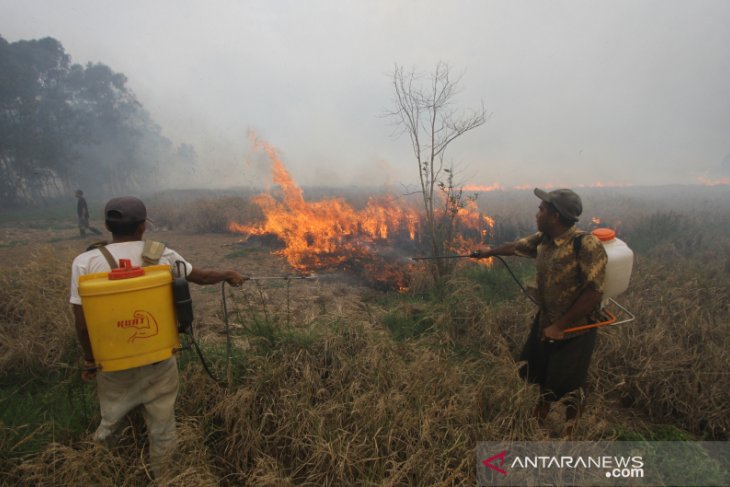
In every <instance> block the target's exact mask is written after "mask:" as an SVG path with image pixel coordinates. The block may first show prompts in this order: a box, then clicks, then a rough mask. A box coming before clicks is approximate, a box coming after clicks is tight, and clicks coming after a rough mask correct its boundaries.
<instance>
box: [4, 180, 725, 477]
mask: <svg viewBox="0 0 730 487" xmlns="http://www.w3.org/2000/svg"><path fill="white" fill-rule="evenodd" d="M578 192H579V193H580V194H581V195H582V196H583V200H584V202H585V206H586V208H585V211H584V218H583V221H582V223H581V224H579V226H581V227H582V228H585V229H589V228H592V227H595V226H596V225H598V224H596V223H592V222H591V220H592V218H598V219H600V220H601V223H600V225H599V226H604V225H606V226H611V227H614V228H616V229H617V233H618V237H619V238H621V239H622V240H624V241H625V242H627V244H628V245H629V246H630V247H631V248H632V249H633V250H634V252H635V263H634V273H633V275H632V279H631V285H630V287H629V290H628V291H627V292H626V293H624V294H623V295H622V296H620V297H619V298H618V299H617V300H618V301H619V302H620V303H621V304H622V305H624V306H625V307H626V308H627V309H629V310H631V311H632V312H633V313H634V314H635V315H636V321H635V322H633V323H630V324H626V325H620V326H616V327H607V328H603V329H601V330H600V332H599V342H598V346H597V349H596V352H595V354H594V358H593V363H592V365H591V369H590V380H589V385H588V402H587V408H586V411H585V413H584V415H583V417H582V418H581V420H580V421H579V423H578V424H577V427H576V430H575V432H574V436H573V439H574V440H642V439H643V440H727V439H728V435H729V430H730V392H729V391H730V367H729V366H730V359H729V358H728V350H730V318H728V316H729V315H730V309H729V308H730V188H728V187H727V186H724V187H662V188H613V189H612V188H604V189H588V188H586V189H582V190H579V191H578ZM361 197H362V195H352V196H351V198H352V199H353V200H354V201H355V203H354V204H357V200H358V199H359V198H360V199H361ZM145 200H146V201H147V203H148V208H149V212H150V215H151V217H152V218H153V219H154V220H155V227H154V228H153V229H151V230H150V231H149V232H148V234H147V235H146V236H147V237H148V238H152V239H156V240H161V241H163V242H165V243H166V244H168V245H169V246H170V247H171V248H174V249H175V250H177V251H178V252H180V253H181V254H182V255H183V256H184V257H185V258H186V259H187V260H189V261H190V262H192V263H193V265H197V266H203V267H218V268H235V269H237V270H239V271H240V272H242V273H243V274H247V275H253V276H276V275H286V274H289V273H291V272H292V270H291V268H290V267H289V266H288V264H287V262H286V261H285V260H284V259H283V258H282V257H280V256H278V255H274V254H272V253H271V251H272V249H273V248H274V247H275V246H276V245H277V244H276V242H272V241H267V240H266V239H258V240H256V241H249V242H247V243H246V244H241V239H242V236H241V235H236V234H232V233H229V232H228V231H227V224H228V221H230V220H236V221H238V222H239V223H250V222H253V221H255V220H256V219H257V218H261V214H260V211H259V210H258V209H257V208H256V207H255V206H254V205H252V204H251V203H250V202H249V200H248V195H243V196H240V195H236V194H233V193H228V194H222V193H216V192H195V193H193V192H188V193H185V192H176V193H164V194H157V195H148V196H146V197H145ZM477 202H478V204H479V207H480V209H481V210H482V211H483V212H485V213H487V214H489V215H490V216H492V217H493V218H494V220H495V227H494V229H493V231H492V232H491V233H490V234H489V235H488V237H487V240H488V242H490V243H501V242H504V241H507V240H511V239H513V238H515V237H517V236H519V235H523V234H527V233H530V232H532V231H534V214H535V211H536V208H537V199H536V198H535V197H534V196H533V195H532V193H531V192H530V191H506V192H494V193H486V194H482V195H480V196H479V198H478V200H477ZM90 205H91V210H92V220H93V222H92V223H95V224H96V226H98V227H101V226H103V225H102V223H103V222H102V221H101V219H100V215H101V208H102V206H103V202H102V201H90ZM74 210H75V201H63V202H57V204H52V205H49V206H48V207H47V208H38V209H33V210H27V211H2V212H1V213H0V265H1V266H2V267H1V272H0V482H2V484H3V485H110V486H112V485H114V486H136V485H145V484H147V483H150V482H151V479H150V470H149V464H148V461H147V457H146V445H147V443H146V435H145V431H144V422H143V421H142V417H141V414H137V413H135V414H132V415H131V416H130V417H129V419H128V422H127V424H126V427H125V429H124V431H123V432H122V435H121V438H120V441H119V444H118V445H117V446H116V447H115V448H113V449H111V450H106V449H102V448H100V447H98V446H95V445H94V444H93V443H91V442H90V441H89V437H90V434H91V433H92V432H93V431H94V429H95V428H96V426H97V424H98V420H99V412H98V404H97V401H96V398H95V385H94V384H93V383H84V382H82V381H81V380H80V377H79V373H80V364H79V358H80V348H79V347H78V345H77V344H76V338H75V333H74V330H73V323H72V319H71V313H70V307H69V305H68V288H69V279H70V276H69V273H70V263H71V260H72V259H73V257H74V256H75V255H76V254H78V253H79V252H81V251H83V249H84V248H85V247H86V246H87V245H88V244H89V243H91V242H92V241H94V239H93V238H86V239H80V238H78V230H77V228H76V221H75V218H74V213H75V211H74ZM106 238H109V236H108V235H106ZM509 263H510V266H511V267H512V268H513V270H514V271H515V272H516V273H517V274H518V275H519V276H520V277H521V278H522V279H523V280H525V281H527V280H529V279H530V277H531V275H532V273H533V267H532V262H531V261H529V260H524V259H518V258H511V259H509ZM408 272H409V279H410V283H411V285H410V287H409V289H408V290H407V291H401V292H398V291H395V290H388V289H387V288H384V287H383V286H382V285H380V286H374V285H373V283H372V282H371V281H370V280H369V279H368V278H367V276H364V275H363V274H360V273H358V272H354V271H352V270H346V271H343V270H339V271H322V272H319V276H320V278H319V279H314V280H306V281H259V282H249V283H247V284H245V285H244V287H243V288H242V289H237V290H232V289H230V288H222V287H221V286H220V285H219V286H209V287H197V286H193V287H192V292H193V299H194V306H195V313H196V322H195V329H196V335H197V338H198V341H199V343H200V345H201V348H202V350H203V353H204V355H205V357H206V360H207V361H208V362H209V363H210V366H211V369H212V370H213V372H214V374H215V375H216V376H217V378H218V380H219V382H218V383H217V382H214V381H213V380H211V378H209V377H208V376H207V375H206V374H205V372H204V370H203V368H202V367H201V364H200V361H199V359H198V357H197V356H196V355H195V353H194V352H191V351H187V352H182V353H181V354H180V355H179V358H178V359H179V364H180V370H181V390H180V396H179V398H178V402H177V419H178V425H179V436H180V446H179V452H178V453H177V455H176V458H175V466H174V468H173V469H172V470H171V471H170V472H168V473H167V474H166V477H164V478H162V479H159V484H161V485H190V486H201V485H271V486H282V485H312V486H320V485H332V486H341V485H474V484H475V463H476V460H475V455H474V449H475V446H476V443H477V442H479V441H497V440H506V439H514V440H533V441H537V440H559V439H560V438H562V437H563V431H562V422H561V421H560V420H559V416H560V413H561V410H560V408H558V409H557V410H556V411H555V412H554V413H552V414H551V416H550V417H549V418H548V422H547V423H546V424H545V425H543V426H540V425H538V424H537V422H536V421H535V419H533V417H532V410H533V408H534V406H535V404H536V403H537V400H538V391H537V390H536V388H535V387H533V386H529V385H526V384H525V383H524V382H523V381H522V380H520V378H519V376H518V373H517V370H518V364H517V363H516V362H515V356H516V354H517V353H519V349H520V347H521V345H522V343H523V341H524V340H525V338H526V335H527V331H528V326H529V323H530V320H531V316H532V314H533V313H534V309H533V307H532V305H531V303H530V302H529V301H528V300H527V299H525V298H524V297H522V296H521V294H520V293H519V289H518V288H517V286H516V285H515V284H514V283H513V282H512V280H511V278H510V277H509V275H508V274H507V272H506V271H505V269H504V268H502V267H501V266H500V265H499V264H498V263H495V264H494V265H493V266H492V267H485V266H480V265H476V264H473V263H470V262H463V265H461V266H459V267H458V268H457V269H456V270H455V271H454V274H453V277H452V278H451V279H450V280H448V281H447V282H446V283H445V284H444V285H443V286H441V287H439V288H434V287H432V286H431V285H430V283H429V279H428V272H427V271H426V269H425V268H419V267H410V268H409V271H408ZM223 294H224V295H225V297H226V303H227V309H228V313H227V317H228V320H227V321H228V333H226V320H225V315H224V312H223V309H222V296H223Z"/></svg>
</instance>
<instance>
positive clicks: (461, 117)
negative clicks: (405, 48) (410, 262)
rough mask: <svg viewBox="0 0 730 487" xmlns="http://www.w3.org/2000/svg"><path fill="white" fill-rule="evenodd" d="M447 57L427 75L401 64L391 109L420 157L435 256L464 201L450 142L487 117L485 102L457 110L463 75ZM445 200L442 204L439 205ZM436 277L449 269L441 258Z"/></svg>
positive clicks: (446, 240)
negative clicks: (453, 72) (453, 70)
mask: <svg viewBox="0 0 730 487" xmlns="http://www.w3.org/2000/svg"><path fill="white" fill-rule="evenodd" d="M450 75H451V73H450V68H449V66H448V64H446V63H444V62H438V63H437V64H436V67H435V70H434V71H433V73H429V74H427V75H424V74H419V73H416V72H415V71H414V70H411V71H405V70H404V69H403V67H402V66H398V65H397V64H396V66H395V69H394V70H393V74H392V82H393V90H394V95H395V96H394V100H393V101H394V103H393V109H392V111H390V112H389V113H388V114H387V115H388V116H389V117H392V118H393V119H395V121H396V124H397V125H398V126H399V127H400V128H401V129H402V131H403V132H404V133H407V134H408V136H409V138H410V140H411V145H412V148H413V154H414V156H415V158H416V162H417V163H418V175H419V181H420V183H421V191H420V192H421V194H422V195H423V206H424V211H425V218H426V222H425V223H426V231H427V233H428V238H429V241H430V244H431V250H432V252H433V255H434V256H435V257H440V256H442V255H444V254H445V252H447V251H448V250H449V245H450V243H451V241H452V239H453V236H454V224H455V218H456V214H457V213H458V210H459V208H460V207H462V206H463V204H464V198H463V192H462V190H461V188H460V187H459V186H458V184H456V183H455V181H454V176H455V174H454V166H453V164H451V163H448V162H447V159H446V149H447V148H448V147H449V145H450V144H451V143H452V142H453V141H454V140H456V139H457V138H459V137H461V136H462V135H464V134H465V133H467V132H469V131H470V130H472V129H475V128H477V127H479V126H481V125H483V124H484V123H485V122H486V121H487V113H486V110H485V108H484V105H482V106H481V108H480V109H478V110H467V111H458V110H457V109H456V108H454V106H453V101H454V97H455V96H456V94H457V93H458V86H459V82H460V81H461V77H456V78H455V79H452V78H451V76H450ZM441 204H443V207H440V205H441ZM435 262H436V266H435V267H434V272H435V277H436V278H437V279H438V278H440V277H441V276H442V275H443V274H444V273H445V272H446V271H447V265H448V264H447V263H446V262H444V261H442V260H436V261H435Z"/></svg>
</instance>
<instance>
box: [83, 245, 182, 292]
mask: <svg viewBox="0 0 730 487" xmlns="http://www.w3.org/2000/svg"><path fill="white" fill-rule="evenodd" d="M106 248H107V250H109V253H111V254H112V256H113V257H114V260H116V261H117V262H119V259H129V260H130V261H131V262H132V265H133V266H141V265H142V250H143V249H144V242H143V241H141V240H140V241H136V242H121V243H112V244H109V245H107V246H106ZM178 260H179V261H182V262H184V263H185V267H186V268H187V273H188V274H190V272H192V270H193V266H192V265H191V264H190V263H189V262H187V261H186V260H185V259H183V258H182V257H181V256H180V254H178V253H177V252H175V251H174V250H172V249H169V248H167V247H165V251H164V252H163V253H162V257H160V264H168V265H169V266H170V267H172V268H173V270H174V269H175V262H176V261H178ZM110 270H111V268H110V267H109V263H108V262H107V261H106V259H105V258H104V255H103V254H102V253H101V251H100V250H99V249H94V250H89V251H87V252H84V253H83V254H81V255H79V256H77V257H76V258H75V259H74V261H73V264H71V298H70V299H69V301H70V302H71V304H81V297H80V296H79V276H84V275H86V274H94V273H95V272H109V271H110Z"/></svg>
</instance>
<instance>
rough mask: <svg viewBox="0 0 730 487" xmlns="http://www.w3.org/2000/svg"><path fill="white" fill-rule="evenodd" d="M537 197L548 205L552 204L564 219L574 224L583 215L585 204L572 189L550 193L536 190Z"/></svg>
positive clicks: (556, 190)
mask: <svg viewBox="0 0 730 487" xmlns="http://www.w3.org/2000/svg"><path fill="white" fill-rule="evenodd" d="M535 196H537V197H538V198H540V199H541V200H543V201H544V202H546V203H551V204H552V205H553V206H554V207H555V209H556V210H558V213H560V215H561V216H562V217H563V218H565V219H566V220H570V221H572V222H573V223H575V222H577V221H578V217H579V216H580V214H581V213H583V202H582V201H581V200H580V196H578V195H577V194H575V191H573V190H572V189H565V188H563V189H555V190H553V191H550V192H549V193H548V192H547V191H545V190H542V189H540V188H535Z"/></svg>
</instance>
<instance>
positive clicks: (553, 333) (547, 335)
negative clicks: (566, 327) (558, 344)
mask: <svg viewBox="0 0 730 487" xmlns="http://www.w3.org/2000/svg"><path fill="white" fill-rule="evenodd" d="M563 338H565V332H564V331H563V327H562V326H560V325H558V324H556V323H554V324H552V325H550V326H547V327H545V329H543V330H542V339H543V340H562V339H563Z"/></svg>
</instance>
